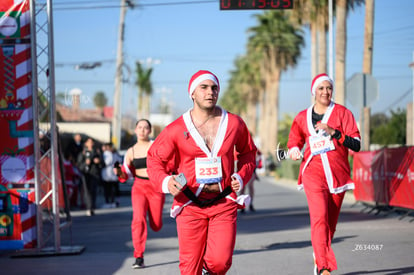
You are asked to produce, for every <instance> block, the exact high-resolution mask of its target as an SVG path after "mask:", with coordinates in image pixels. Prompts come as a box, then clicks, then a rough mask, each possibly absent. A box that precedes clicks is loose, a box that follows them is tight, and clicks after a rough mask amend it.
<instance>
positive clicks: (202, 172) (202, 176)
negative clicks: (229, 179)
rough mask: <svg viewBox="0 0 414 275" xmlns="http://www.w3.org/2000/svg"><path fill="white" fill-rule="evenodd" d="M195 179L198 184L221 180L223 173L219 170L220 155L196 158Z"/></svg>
mask: <svg viewBox="0 0 414 275" xmlns="http://www.w3.org/2000/svg"><path fill="white" fill-rule="evenodd" d="M195 170H196V171H195V172H196V181H197V183H200V184H210V183H216V182H221V179H222V178H223V173H222V170H221V157H215V158H196V159H195Z"/></svg>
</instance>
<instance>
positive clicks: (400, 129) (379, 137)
mask: <svg viewBox="0 0 414 275" xmlns="http://www.w3.org/2000/svg"><path fill="white" fill-rule="evenodd" d="M377 118H379V119H378V120H377V121H374V122H373V121H371V127H372V135H371V143H373V144H380V145H384V146H387V145H392V144H399V145H405V144H406V120H407V114H406V110H401V109H397V111H391V117H390V118H388V117H387V120H386V121H385V123H384V120H385V119H384V117H383V116H380V115H378V116H377ZM381 122H382V123H381Z"/></svg>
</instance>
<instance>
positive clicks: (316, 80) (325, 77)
mask: <svg viewBox="0 0 414 275" xmlns="http://www.w3.org/2000/svg"><path fill="white" fill-rule="evenodd" d="M326 80H327V81H329V83H331V85H332V86H333V80H332V79H331V78H330V77H329V76H328V75H327V74H318V75H317V76H315V77H314V78H313V80H312V86H311V92H312V96H315V93H316V88H318V86H319V85H320V84H321V83H322V82H324V81H326Z"/></svg>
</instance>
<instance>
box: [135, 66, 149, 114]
mask: <svg viewBox="0 0 414 275" xmlns="http://www.w3.org/2000/svg"><path fill="white" fill-rule="evenodd" d="M136 73H137V81H136V83H135V84H136V85H137V87H138V113H137V118H138V119H139V118H148V117H149V114H150V99H151V95H152V83H151V74H152V68H151V67H150V68H148V69H145V68H144V67H143V66H142V64H141V63H140V62H139V61H138V62H136Z"/></svg>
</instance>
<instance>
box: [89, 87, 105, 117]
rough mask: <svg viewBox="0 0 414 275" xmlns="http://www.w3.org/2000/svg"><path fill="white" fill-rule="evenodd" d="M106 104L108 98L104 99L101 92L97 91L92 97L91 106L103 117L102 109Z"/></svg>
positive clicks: (103, 94)
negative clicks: (93, 105)
mask: <svg viewBox="0 0 414 275" xmlns="http://www.w3.org/2000/svg"><path fill="white" fill-rule="evenodd" d="M107 103H108V98H107V97H106V95H105V93H104V92H103V91H98V92H96V93H95V95H94V96H93V104H95V107H96V108H97V109H98V110H99V111H100V113H101V115H102V116H103V108H104V107H105V106H106V104H107Z"/></svg>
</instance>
